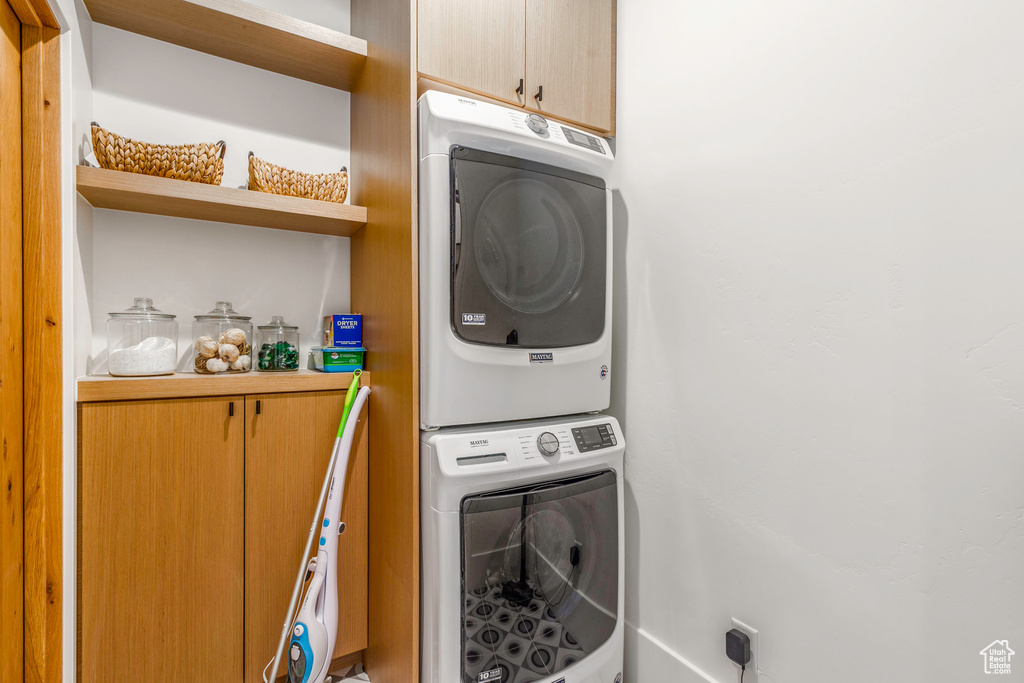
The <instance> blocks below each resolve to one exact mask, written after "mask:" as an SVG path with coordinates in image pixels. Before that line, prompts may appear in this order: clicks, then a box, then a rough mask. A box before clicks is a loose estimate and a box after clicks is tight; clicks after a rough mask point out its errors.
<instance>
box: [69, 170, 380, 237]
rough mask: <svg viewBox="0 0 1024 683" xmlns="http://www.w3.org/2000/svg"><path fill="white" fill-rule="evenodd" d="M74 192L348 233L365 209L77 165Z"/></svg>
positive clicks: (177, 211) (136, 207)
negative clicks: (76, 190)
mask: <svg viewBox="0 0 1024 683" xmlns="http://www.w3.org/2000/svg"><path fill="white" fill-rule="evenodd" d="M75 171H76V181H77V186H78V192H79V193H80V194H81V195H82V196H83V197H85V200H86V201H87V202H89V203H90V204H92V205H93V206H94V207H95V208H97V209H117V210H119V211H136V212H139V213H148V214H155V215H158V216H176V217H178V218H195V219H198V220H204V221H220V222H222V223H234V224H236V225H253V226H256V227H261V228H275V229H277V230H293V231H295V232H311V233H315V234H318V235H335V236H338V237H351V236H352V235H353V234H355V233H356V232H357V231H358V230H360V229H361V228H362V227H363V226H364V225H366V209H364V208H363V207H361V206H352V205H351V204H338V203H337V202H323V201H317V200H315V199H305V198H303V197H289V196H286V195H280V194H270V193H268V192H255V191H253V190H242V189H239V188H237V187H224V186H222V185H207V184H205V183H192V182H188V181H185V180H175V179H174V178H159V177H157V176H149V175H142V174H141V173H126V172H124V171H113V170H110V169H106V168H93V167H89V166H78V167H76V169H75Z"/></svg>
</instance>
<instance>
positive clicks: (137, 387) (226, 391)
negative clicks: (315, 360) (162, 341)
mask: <svg viewBox="0 0 1024 683" xmlns="http://www.w3.org/2000/svg"><path fill="white" fill-rule="evenodd" d="M351 382H352V373H350V372H317V371H316V370H299V371H297V372H256V371H253V372H247V373H245V374H242V375H197V374H195V373H191V372H179V373H175V374H173V375H163V376H160V377H111V376H110V375H96V376H93V377H81V378H79V380H78V401H79V402H80V403H93V402H96V401H133V400H142V399H159V398H190V397H196V396H240V395H244V394H278V393H287V392H293V391H336V390H339V389H348V385H349V384H350V383H351ZM361 382H362V383H363V384H369V383H370V373H369V372H363V375H362V378H361Z"/></svg>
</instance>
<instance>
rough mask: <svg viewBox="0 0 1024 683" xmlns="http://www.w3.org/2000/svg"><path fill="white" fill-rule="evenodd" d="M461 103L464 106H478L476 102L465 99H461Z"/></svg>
mask: <svg viewBox="0 0 1024 683" xmlns="http://www.w3.org/2000/svg"><path fill="white" fill-rule="evenodd" d="M459 102H461V103H462V104H471V105H473V106H474V107H475V106H476V102H474V101H473V100H467V99H466V98H465V97H460V98H459Z"/></svg>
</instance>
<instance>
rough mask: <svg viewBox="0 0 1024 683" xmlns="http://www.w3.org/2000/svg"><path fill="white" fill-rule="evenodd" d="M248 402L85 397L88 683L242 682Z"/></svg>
mask: <svg viewBox="0 0 1024 683" xmlns="http://www.w3.org/2000/svg"><path fill="white" fill-rule="evenodd" d="M242 408H243V403H242V399H241V397H227V398H196V399H180V400H161V401H126V402H116V403H87V404H82V406H81V408H80V412H79V499H78V505H79V523H80V527H79V543H80V546H79V548H80V550H79V558H78V561H79V569H80V572H81V574H80V584H79V586H80V588H79V600H80V603H79V605H80V618H81V624H80V625H81V642H80V648H79V655H80V658H81V660H80V664H81V679H80V680H81V683H109V681H110V680H111V679H112V678H114V679H117V680H124V681H190V680H191V681H210V680H217V681H225V682H228V683H230V682H231V681H241V680H242V654H243V652H242V618H243V605H242V595H243V590H242V580H243V552H244V549H243V546H242V543H243V533H242V512H243V499H242V495H243V487H244V473H243V470H242V468H243V464H244V454H243V436H244V429H243V424H242V423H243V421H244V419H245V417H244V415H243V412H242Z"/></svg>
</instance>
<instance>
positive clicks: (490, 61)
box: [418, 0, 526, 105]
mask: <svg viewBox="0 0 1024 683" xmlns="http://www.w3.org/2000/svg"><path fill="white" fill-rule="evenodd" d="M418 12H419V19H418V21H419V24H418V25H419V31H418V38H419V42H418V45H419V47H418V52H419V54H418V69H419V72H420V73H421V74H423V75H424V76H427V77H430V78H435V79H437V80H440V81H445V82H447V83H450V84H452V85H457V86H460V87H462V88H465V89H467V90H472V91H474V92H477V93H481V94H483V95H489V96H491V97H496V98H498V99H500V100H505V101H506V102H510V103H513V104H519V105H522V103H523V96H522V95H520V94H519V93H517V92H516V88H518V87H519V83H520V79H522V78H524V77H525V75H524V67H525V56H524V46H525V43H526V35H525V33H526V18H525V13H526V2H525V0H420V2H419V6H418Z"/></svg>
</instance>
